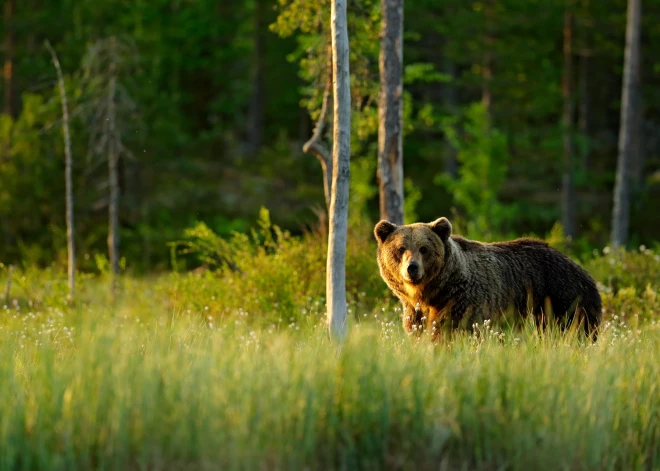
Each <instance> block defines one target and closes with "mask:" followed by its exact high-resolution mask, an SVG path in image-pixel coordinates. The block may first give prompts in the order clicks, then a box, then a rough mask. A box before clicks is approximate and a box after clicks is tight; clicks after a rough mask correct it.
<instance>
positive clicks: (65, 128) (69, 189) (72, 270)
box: [46, 41, 76, 299]
mask: <svg viewBox="0 0 660 471" xmlns="http://www.w3.org/2000/svg"><path fill="white" fill-rule="evenodd" d="M46 47H47V48H48V50H49V51H50V54H51V56H52V58H53V65H54V66H55V70H57V83H58V85H59V89H60V99H61V101H62V116H63V121H62V132H63V133H64V156H65V157H64V158H65V163H64V183H65V192H66V241H67V253H68V275H69V299H73V298H74V295H75V286H76V254H75V245H74V232H73V184H72V182H71V165H72V159H71V137H70V135H69V109H68V107H67V103H66V89H65V88H64V77H63V75H62V68H61V67H60V61H59V60H58V59H57V54H55V50H54V49H53V48H52V46H51V45H50V43H49V42H48V41H46Z"/></svg>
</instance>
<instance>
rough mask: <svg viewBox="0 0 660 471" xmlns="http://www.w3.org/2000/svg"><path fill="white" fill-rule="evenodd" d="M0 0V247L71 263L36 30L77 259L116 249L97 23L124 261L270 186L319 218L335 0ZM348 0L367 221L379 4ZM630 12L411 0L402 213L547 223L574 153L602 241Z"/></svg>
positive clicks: (578, 234)
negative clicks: (68, 171)
mask: <svg viewBox="0 0 660 471" xmlns="http://www.w3.org/2000/svg"><path fill="white" fill-rule="evenodd" d="M3 1H4V8H3V22H2V25H1V26H0V27H2V28H3V29H2V32H1V34H0V40H1V41H2V53H3V63H4V69H3V78H4V79H3V80H2V82H1V83H0V88H1V89H2V95H1V96H2V100H3V108H2V111H3V113H2V115H1V116H0V260H1V261H4V262H9V263H18V262H21V263H25V264H33V263H36V264H40V265H50V264H53V263H64V262H65V261H66V225H65V199H64V143H63V139H62V130H61V124H62V122H61V120H62V117H61V116H62V114H61V108H60V101H59V100H60V98H59V94H58V90H57V83H56V71H55V68H54V67H53V64H52V62H51V57H50V55H49V53H48V50H47V49H46V47H45V45H44V42H45V41H46V40H48V41H49V42H50V43H51V44H52V45H53V47H54V49H55V51H56V52H57V55H58V57H59V61H60V63H61V65H62V69H63V72H64V75H65V79H66V90H67V95H68V99H69V102H70V103H69V106H70V108H71V120H70V126H71V138H72V151H73V164H74V167H73V177H74V180H73V183H74V187H73V193H74V199H75V229H76V230H75V233H76V237H77V240H76V244H77V247H76V251H77V253H78V261H79V262H78V265H79V268H81V269H92V268H94V266H95V264H96V263H98V261H95V254H104V253H106V251H107V249H106V238H107V233H108V229H107V219H108V216H107V212H108V210H107V205H108V197H107V195H108V178H107V170H106V167H107V164H106V163H105V162H104V159H103V155H102V152H96V151H95V147H96V148H98V146H99V143H98V142H97V141H96V140H95V139H92V137H93V136H94V135H95V129H96V128H95V127H94V126H96V125H97V124H98V123H97V124H95V123H94V117H95V116H98V106H99V105H98V103H97V101H95V98H94V97H95V96H96V95H95V93H94V90H97V89H96V88H95V85H94V84H95V83H98V82H99V81H101V80H102V78H103V77H102V75H103V73H104V72H103V71H102V70H101V69H94V68H90V67H89V64H90V61H91V62H94V61H95V60H96V61H99V60H100V59H99V58H98V56H96V55H95V54H97V52H98V47H97V46H98V45H99V44H100V42H101V41H104V40H106V39H107V38H116V41H118V43H119V44H121V45H123V47H121V48H119V49H118V51H119V52H118V54H119V55H120V56H121V57H119V58H118V61H119V63H121V67H120V68H119V69H118V70H117V82H118V84H119V86H120V88H119V90H120V92H119V93H118V97H119V98H118V101H117V103H118V108H117V110H116V113H117V116H118V120H119V123H120V129H121V131H120V132H121V139H122V145H123V146H124V147H125V149H126V152H124V153H122V158H121V159H120V162H119V163H120V178H119V186H120V189H121V192H120V207H119V222H120V227H121V239H120V240H121V242H120V247H121V249H120V252H121V255H122V256H123V257H125V263H126V266H128V267H131V268H132V269H134V270H138V271H146V270H157V269H164V268H168V267H169V264H170V249H169V247H168V245H167V244H168V242H171V241H173V240H177V239H179V238H181V237H182V234H183V231H184V230H185V229H186V228H189V227H192V226H194V225H195V224H196V223H197V222H199V221H204V222H205V223H206V224H207V225H208V226H209V227H210V228H211V229H213V231H215V232H216V233H218V234H220V235H228V234H230V233H231V232H232V231H235V230H237V231H243V230H246V229H247V228H248V227H250V226H252V225H253V224H254V221H255V220H256V219H257V218H258V214H259V209H260V208H261V207H262V206H264V207H267V208H268V209H269V210H270V213H271V218H272V220H273V222H274V223H276V224H278V225H279V226H281V227H283V228H286V229H288V230H290V231H292V232H293V233H299V232H301V231H303V230H304V229H305V228H308V227H313V226H314V225H316V224H317V223H318V221H319V215H320V214H322V213H323V211H324V210H325V202H324V194H323V180H322V179H323V175H322V172H321V168H320V165H319V162H318V161H317V160H316V159H315V158H314V157H313V156H311V155H309V154H305V153H303V151H302V146H303V144H304V143H305V141H307V140H308V139H309V138H310V136H311V134H312V132H313V130H314V126H315V121H316V118H317V116H318V111H319V108H320V104H321V101H322V95H323V90H324V85H325V83H326V79H327V75H326V73H325V69H326V56H327V46H328V35H327V30H328V25H329V5H327V4H326V2H318V1H311V0H249V1H221V0H220V1H219V0H133V1H124V0H103V1H101V0H49V1H43V0H3ZM348 7H349V38H350V41H351V74H352V77H351V79H352V98H353V120H352V125H353V134H352V142H351V144H352V155H351V190H350V191H351V196H350V198H351V205H350V208H349V211H350V218H351V221H354V222H359V221H362V222H365V221H366V222H368V223H369V224H371V223H375V222H376V221H377V220H378V186H377V181H376V167H377V139H378V132H377V131H378V122H377V121H378V120H377V115H378V100H377V98H378V83H379V82H378V53H379V36H378V35H379V25H380V2H377V1H372V0H352V1H350V2H349V5H348ZM567 10H568V11H570V12H571V15H572V19H573V22H572V26H571V30H570V31H567V29H566V22H565V15H566V12H567ZM659 19H660V1H657V0H647V1H646V2H644V10H643V16H642V28H641V69H640V71H639V72H640V76H641V84H642V92H641V93H642V98H641V111H640V112H639V119H638V120H637V122H636V124H635V135H636V139H635V140H634V142H635V155H634V165H633V180H634V189H633V192H632V196H631V225H630V236H629V245H632V246H636V245H639V244H647V245H652V244H653V243H654V241H657V240H658V239H659V238H660V211H659V210H658V203H659V202H660V132H658V130H659V129H660V93H659V92H660V74H659V72H660V48H658V47H657V46H656V45H657V44H658V43H660V21H658V20H659ZM625 28H626V2H625V0H598V1H596V0H575V1H570V2H567V1H565V0H562V1H559V0H538V1H537V0H501V1H494V0H482V1H471V0H435V1H431V0H416V1H414V2H413V1H410V2H407V3H406V5H405V14H404V67H405V74H404V93H405V111H404V124H405V136H404V174H405V182H406V185H405V188H406V192H405V197H406V220H407V222H413V221H416V220H421V221H430V220H433V219H435V218H437V217H439V216H442V215H445V216H448V217H449V218H450V219H452V221H456V227H457V228H458V229H459V230H461V231H462V232H463V233H465V234H468V235H469V236H470V237H474V238H478V239H481V240H489V239H494V238H499V237H510V236H511V237H512V236H517V235H523V234H535V235H539V236H544V237H545V236H547V235H548V234H550V233H552V232H553V231H559V230H561V229H562V226H560V225H557V223H558V222H559V221H562V205H561V199H562V177H563V175H565V174H566V172H567V171H569V172H570V174H571V177H572V179H573V182H574V186H575V192H574V193H573V194H572V195H570V198H571V202H572V203H571V204H570V207H571V208H573V209H574V211H575V225H574V227H573V228H571V229H570V231H569V232H570V234H569V235H571V236H572V241H573V243H572V244H571V248H572V250H575V251H576V252H577V253H580V252H582V253H588V252H589V251H590V250H591V249H592V248H594V247H602V246H604V245H606V244H608V242H609V237H610V225H611V214H612V201H613V196H612V195H613V186H614V181H615V177H616V162H617V143H618V135H619V125H620V105H621V88H622V70H623V62H624V61H623V55H624V46H625ZM567 32H568V33H570V44H571V50H570V51H569V57H570V64H567V63H566V61H565V45H566V34H567ZM95 48H96V49H95ZM567 67H568V75H566V74H567ZM95 70H96V71H95ZM99 70H100V71H99ZM566 77H568V78H569V80H570V86H569V88H568V89H567V88H566V87H567V83H566V81H565V80H566ZM566 106H568V109H569V110H570V120H569V122H568V123H567V122H566V120H564V122H562V113H563V112H564V110H565V109H567V108H566ZM95 113H96V114H95ZM567 124H568V127H567ZM326 128H331V127H326ZM566 133H568V135H569V136H570V139H571V143H572V146H571V147H570V148H569V151H570V152H572V158H571V159H570V162H572V165H570V168H569V169H568V170H567V164H566V162H567V155H566V153H567V147H566V141H565V138H566V136H567V134H566ZM97 150H98V149H97Z"/></svg>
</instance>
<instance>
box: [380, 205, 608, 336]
mask: <svg viewBox="0 0 660 471" xmlns="http://www.w3.org/2000/svg"><path fill="white" fill-rule="evenodd" d="M374 235H375V237H376V240H377V241H378V251H377V260H378V266H379V268H380V273H381V276H382V277H383V280H384V281H385V283H386V284H387V286H388V287H389V288H390V289H391V290H392V292H393V293H394V294H395V295H396V296H397V297H398V298H399V300H400V301H401V304H402V305H403V327H404V329H405V330H406V332H408V333H413V332H416V333H421V332H423V331H429V332H430V333H431V335H432V336H433V337H434V338H435V337H437V334H438V333H439V332H440V331H441V330H444V329H445V328H449V329H455V328H468V329H471V328H472V326H473V324H474V323H482V322H483V321H485V320H487V319H491V320H493V321H496V320H498V318H500V316H502V315H503V314H504V313H505V312H510V311H509V310H510V309H513V311H514V312H515V313H517V315H519V316H521V317H525V316H526V315H527V314H528V313H529V312H532V313H533V314H534V316H535V318H536V319H537V321H538V323H539V325H545V322H546V321H547V319H548V316H549V315H550V316H552V315H554V318H555V319H556V320H557V321H560V322H561V325H562V327H563V328H565V327H566V326H567V325H568V324H570V323H571V322H572V321H573V320H574V319H576V316H575V314H577V319H578V320H579V321H580V322H583V324H584V329H585V332H586V334H587V335H589V336H591V337H592V338H593V339H594V340H595V338H596V330H597V327H598V325H599V324H600V321H601V298H600V294H599V292H598V289H597V287H596V283H595V282H594V280H593V279H592V278H591V276H589V274H588V273H587V272H586V271H585V270H584V269H582V268H581V267H580V266H579V265H577V264H576V263H574V262H573V261H572V260H571V259H569V258H568V257H567V256H566V255H564V254H563V253H561V252H559V251H558V250H556V249H554V248H552V247H550V246H549V245H548V244H547V243H545V242H543V241H541V240H534V239H527V238H522V239H516V240H512V241H508V242H496V243H482V242H477V241H472V240H468V239H465V238H463V237H460V236H456V235H452V226H451V223H450V222H449V220H448V219H447V218H444V217H442V218H440V219H437V220H436V221H434V222H432V223H430V224H424V223H416V224H407V225H401V226H396V225H394V224H392V223H390V222H388V221H380V222H379V223H378V224H376V226H375V228H374ZM576 307H577V309H576ZM549 310H551V311H552V312H551V313H549V312H548V311H549Z"/></svg>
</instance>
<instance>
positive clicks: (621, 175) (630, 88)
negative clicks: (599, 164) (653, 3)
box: [611, 0, 642, 248]
mask: <svg viewBox="0 0 660 471" xmlns="http://www.w3.org/2000/svg"><path fill="white" fill-rule="evenodd" d="M641 16H642V5H641V0H628V21H627V26H626V49H625V57H624V65H623V86H622V93H621V95H622V97H621V123H620V127H619V155H618V161H617V171H616V184H615V186H614V208H613V211H612V233H611V239H612V240H611V243H612V246H613V247H615V248H616V247H621V246H625V244H626V243H627V241H628V226H629V223H630V186H631V166H632V152H633V142H632V139H633V133H634V125H635V115H636V114H637V113H638V104H639V103H638V102H639V95H640V90H639V85H640V80H639V39H640V19H641Z"/></svg>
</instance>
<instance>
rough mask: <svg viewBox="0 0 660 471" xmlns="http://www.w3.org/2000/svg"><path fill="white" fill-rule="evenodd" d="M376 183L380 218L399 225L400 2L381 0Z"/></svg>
mask: <svg viewBox="0 0 660 471" xmlns="http://www.w3.org/2000/svg"><path fill="white" fill-rule="evenodd" d="M381 12H382V19H381V33H380V35H381V38H380V60H379V66H380V98H379V102H378V183H379V190H380V218H381V219H384V220H386V221H390V222H391V223H393V224H397V225H400V224H403V219H404V218H403V216H404V214H403V209H404V205H403V0H382V3H381Z"/></svg>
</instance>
